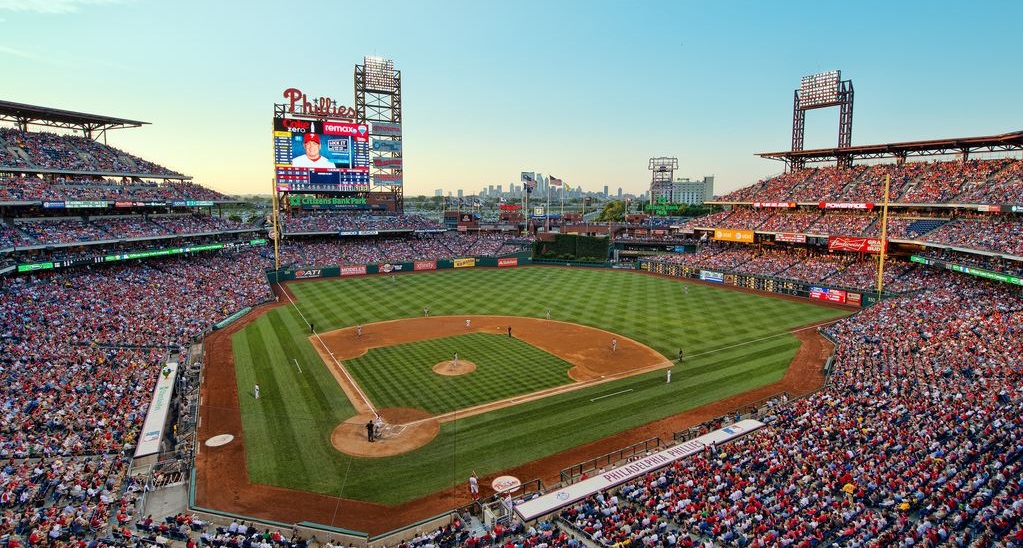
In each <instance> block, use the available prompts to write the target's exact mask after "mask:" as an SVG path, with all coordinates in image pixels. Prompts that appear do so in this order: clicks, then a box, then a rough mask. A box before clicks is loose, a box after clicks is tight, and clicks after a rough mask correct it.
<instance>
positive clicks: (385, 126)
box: [369, 122, 401, 137]
mask: <svg viewBox="0 0 1023 548" xmlns="http://www.w3.org/2000/svg"><path fill="white" fill-rule="evenodd" d="M369 134H370V135H382V136H384V137H401V124H399V123H397V122H373V125H372V126H370V128H369Z"/></svg>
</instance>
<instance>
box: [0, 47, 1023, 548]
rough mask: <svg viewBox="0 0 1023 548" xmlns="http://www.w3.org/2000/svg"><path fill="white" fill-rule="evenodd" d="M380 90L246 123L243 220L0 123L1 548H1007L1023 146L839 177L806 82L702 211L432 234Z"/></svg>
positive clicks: (1022, 262) (447, 215)
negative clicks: (731, 181) (267, 155)
mask: <svg viewBox="0 0 1023 548" xmlns="http://www.w3.org/2000/svg"><path fill="white" fill-rule="evenodd" d="M401 76H402V75H401V71H400V70H398V69H396V68H395V64H394V62H393V61H391V60H386V59H380V58H371V57H367V58H365V59H364V61H363V63H362V64H359V65H355V67H354V79H353V87H354V101H353V103H352V104H353V105H354V106H352V107H347V106H339V104H338V101H336V100H332V99H330V98H313V97H309V96H307V95H306V94H305V93H302V92H301V91H299V90H298V89H296V88H289V89H287V90H285V91H284V93H283V94H282V95H281V96H282V97H283V98H284V101H283V102H282V103H276V104H273V105H272V107H273V115H272V116H270V115H269V114H270V106H271V105H270V103H271V102H272V101H270V100H268V101H267V110H266V112H265V114H266V118H267V122H268V125H269V122H271V121H272V124H273V136H272V137H273V155H274V168H273V176H272V178H273V183H272V188H267V189H266V190H269V191H270V192H271V198H270V201H269V203H268V204H265V205H264V206H260V205H259V204H256V203H254V202H253V201H251V200H248V199H243V198H240V197H235V196H229V195H226V194H223V193H221V192H218V191H215V190H213V189H212V188H211V187H210V186H208V185H205V184H201V183H199V182H196V181H193V180H192V177H190V176H189V175H187V174H184V173H178V172H176V171H174V170H172V169H169V168H167V167H164V166H163V165H161V164H160V161H161V159H160V154H159V151H155V152H154V153H153V156H152V157H146V158H143V157H140V156H137V155H134V154H131V153H128V152H126V151H123V150H120V149H118V148H115V147H113V146H109V145H107V144H105V138H104V136H105V133H106V132H107V131H113V130H115V129H131V128H138V127H141V126H142V125H144V124H146V122H143V121H139V120H132V119H128V118H121V117H118V116H112V115H100V114H88V113H84V112H77V111H69V110H62V109H57V108H52V107H47V106H41V105H33V104H25V103H16V102H11V101H0V125H2V127H0V206H2V211H3V223H2V224H0V252H2V253H3V255H4V259H5V260H4V262H3V266H2V269H0V272H2V273H3V276H4V277H3V291H2V297H0V318H2V320H3V331H4V336H3V344H4V347H5V352H4V353H3V355H2V357H0V360H2V368H0V370H2V374H3V376H4V378H5V379H6V382H5V388H4V395H3V409H4V417H5V420H4V421H3V432H2V435H0V452H2V455H3V457H4V460H5V466H4V469H3V473H2V475H0V487H2V494H0V507H2V509H3V512H4V518H3V524H2V527H0V535H2V543H3V544H5V545H6V546H8V547H18V546H24V545H27V546H78V547H85V546H89V547H99V546H169V545H181V546H187V547H188V548H192V547H193V546H195V545H196V544H201V545H210V546H217V547H228V546H229V547H246V548H248V547H255V546H259V547H266V546H280V547H291V546H294V547H306V546H329V547H331V548H332V547H333V546H372V547H383V546H401V547H406V548H438V547H443V548H448V547H467V548H481V547H485V546H495V547H496V546H509V547H522V546H537V547H550V548H560V547H571V548H581V547H583V546H588V547H592V548H596V547H601V546H606V547H615V548H622V547H625V546H629V545H633V544H636V543H641V544H642V545H643V546H650V547H654V546H667V547H673V546H739V547H745V546H808V547H809V546H824V545H829V546H896V545H902V546H917V545H920V546H939V545H941V546H946V545H947V546H1021V545H1023V487H1021V480H1020V478H1021V473H1020V472H1021V467H1023V460H1021V458H1023V442H1021V432H1023V419H1021V417H1023V392H1021V386H1023V379H1021V374H1023V369H1021V366H1020V363H1019V356H1020V355H1021V354H1023V342H1021V341H1023V337H1021V335H1020V328H1021V326H1023V296H1021V293H1020V292H1021V285H1023V282H1021V278H1023V238H1021V235H1023V218H1021V214H1023V158H1021V152H1023V132H1014V133H998V134H992V135H980V136H962V135H954V136H934V138H933V139H930V140H922V141H898V140H897V139H898V135H893V138H892V140H891V141H890V142H883V143H875V144H868V145H854V144H853V143H852V140H851V135H852V123H853V117H852V111H853V101H854V96H853V83H852V80H851V79H843V76H844V75H843V74H842V73H841V72H840V71H832V72H825V73H819V74H814V75H810V76H807V77H805V78H803V80H802V82H800V83H799V85H798V87H796V89H795V90H794V98H795V107H794V109H793V120H792V127H791V130H792V143H793V146H792V148H791V150H787V151H781V152H764V153H760V156H761V157H762V158H763V161H765V162H767V161H772V160H773V161H777V162H780V164H779V165H783V166H784V171H783V172H782V173H780V174H778V175H776V176H773V177H769V178H765V179H763V180H758V181H748V182H747V183H746V184H745V185H744V186H742V187H741V188H739V189H738V190H735V191H733V192H730V193H727V194H725V195H723V196H718V197H715V198H713V199H710V200H708V201H707V202H706V203H705V205H706V206H707V210H706V212H705V213H702V214H700V215H693V216H680V215H677V214H674V213H673V212H677V211H678V208H673V207H672V198H671V196H672V193H673V187H672V185H673V184H674V181H675V180H676V178H675V170H676V169H677V164H678V162H677V159H675V158H670V157H655V158H651V159H650V163H649V166H648V167H649V171H650V180H649V194H648V196H647V200H646V203H625V204H624V205H625V211H624V213H623V215H621V218H620V219H618V220H613V221H597V220H595V219H594V218H593V217H592V216H587V215H585V214H580V213H575V210H576V209H578V208H574V209H573V207H574V206H570V207H569V209H570V210H572V211H570V212H569V213H565V212H564V211H562V212H561V213H559V214H557V215H555V214H553V213H552V212H553V211H556V209H557V208H555V207H553V206H551V207H549V208H545V209H546V211H544V212H543V213H537V212H536V208H535V207H531V206H530V203H529V200H531V199H532V200H534V202H538V201H541V200H542V198H541V196H543V195H545V194H546V195H548V196H549V195H550V194H552V193H553V194H554V195H555V196H557V197H558V198H557V199H556V200H555V201H556V202H557V201H560V200H563V198H562V195H569V192H570V190H569V188H568V187H567V185H565V184H564V183H563V182H562V181H561V180H559V179H558V178H556V177H554V176H552V175H550V174H547V175H546V176H545V175H543V174H540V173H536V172H521V173H518V174H515V175H514V178H515V179H516V181H517V182H519V183H521V187H520V188H521V197H520V199H519V200H516V201H512V202H507V201H505V200H503V199H501V200H496V199H485V198H483V197H473V199H471V200H465V201H461V200H460V201H457V202H455V203H450V204H447V205H446V206H445V207H444V208H442V210H441V211H433V212H429V211H425V210H423V209H422V208H420V207H418V205H417V204H418V202H416V201H415V200H413V199H412V198H413V197H411V196H406V195H405V193H404V192H405V191H404V186H403V184H402V182H403V179H404V178H405V177H406V175H408V176H409V177H414V176H415V174H414V173H408V174H406V173H405V169H404V163H403V160H402V159H403V153H404V150H403V145H402V142H403V141H402V128H403V113H402V104H403V103H402V101H401V93H402V78H401ZM777 91H778V93H779V96H782V94H786V96H787V94H788V93H789V92H790V91H792V90H790V89H783V90H777ZM868 93H875V94H878V93H881V92H879V91H878V90H870V91H868ZM827 108H836V109H837V110H838V111H840V112H839V128H838V129H839V131H838V134H839V141H838V144H837V146H835V147H834V148H816V149H806V148H805V147H804V131H805V126H804V117H805V116H806V113H807V111H811V110H815V109H827ZM257 114H258V113H257ZM860 115H861V116H867V117H869V116H870V113H869V111H868V112H861V114H860ZM270 118H272V120H270ZM321 154H322V155H321ZM303 155H306V156H307V157H308V158H307V157H306V156H303ZM324 158H326V160H324ZM303 162H308V163H303ZM317 162H327V163H329V164H330V165H331V166H332V167H327V168H321V167H319V166H321V165H322V164H321V163H317ZM575 197H576V195H569V201H570V203H578V204H579V205H581V206H583V207H585V205H586V204H587V203H589V204H590V205H591V209H594V208H595V209H599V205H598V204H595V203H590V202H589V200H590V198H589V197H583V196H582V195H578V198H579V199H578V200H576V201H575V202H573V201H572V199H573V198H575ZM548 201H549V199H548ZM637 202H638V201H637ZM534 206H535V203H534Z"/></svg>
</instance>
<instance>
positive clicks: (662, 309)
mask: <svg viewBox="0 0 1023 548" xmlns="http://www.w3.org/2000/svg"><path fill="white" fill-rule="evenodd" d="M290 288H291V290H292V292H293V293H294V294H295V295H296V297H297V305H298V306H297V308H298V310H296V308H295V307H292V306H286V307H280V308H277V309H274V310H272V311H270V312H269V313H267V314H266V315H264V316H263V317H261V318H259V319H258V320H257V321H255V322H253V323H252V324H251V325H250V326H248V327H247V328H246V329H244V330H242V331H240V332H238V333H236V334H235V335H234V337H233V339H232V341H233V344H234V352H235V367H236V376H237V380H238V383H239V394H240V396H241V397H240V398H239V399H240V402H241V411H242V421H243V428H244V434H245V443H246V448H247V450H246V459H247V465H248V471H249V478H250V480H251V481H253V482H256V483H266V484H272V485H279V486H282V487H288V488H292V489H299V490H307V491H315V492H319V493H325V494H329V495H342V496H345V497H349V498H355V499H362V500H367V501H373V502H380V503H387V504H395V503H400V502H404V501H407V500H411V499H413V498H416V497H421V496H424V495H427V494H429V493H433V492H435V491H438V490H441V489H445V488H448V487H451V486H453V485H456V484H458V485H461V484H463V483H464V482H465V481H466V478H467V477H468V475H469V474H470V472H471V471H473V470H476V471H477V472H478V473H479V474H480V475H487V474H490V473H493V472H497V471H500V470H504V469H507V468H511V467H514V466H517V465H520V464H524V463H527V462H530V461H533V460H536V459H538V458H541V457H544V456H547V455H550V454H552V453H555V452H558V451H563V450H566V449H569V448H572V447H575V446H578V445H581V444H584V443H587V442H591V441H594V440H597V439H600V438H602V437H605V436H608V435H611V434H615V433H618V432H622V431H624V430H627V429H629V428H634V427H637V426H640V425H642V424H646V423H648V422H651V421H654V420H657V419H661V418H664V417H668V416H672V415H675V414H678V413H681V412H683V411H685V410H687V409H691V408H694V407H698V406H700V405H703V404H706V403H711V402H714V401H717V400H720V399H723V398H726V397H729V396H732V395H735V394H738V393H741V392H745V391H747V390H751V389H753V388H757V387H760V386H763V385H765V384H769V383H772V382H775V381H777V380H779V379H780V378H781V377H782V375H783V374H784V371H785V369H786V367H787V366H788V364H789V362H790V361H791V360H792V357H793V356H794V355H795V352H796V350H797V348H798V347H799V341H798V340H797V339H796V338H795V337H794V336H793V335H791V334H789V333H788V331H789V330H791V329H792V328H794V327H797V326H801V325H806V324H811V323H818V322H822V321H827V320H831V319H835V318H838V317H840V316H844V315H846V314H847V312H844V311H841V310H836V309H832V308H824V307H820V306H815V305H813V304H810V303H803V302H796V301H790V300H783V299H777V298H771V297H764V296H759V295H753V294H749V293H741V292H736V291H729V290H726V289H721V288H717V287H711V286H706V285H702V284H692V283H686V282H681V281H679V280H675V279H669V278H661V277H655V276H648V275H642V274H638V273H633V272H622V271H611V270H588V269H573V268H537V267H532V268H514V269H502V270H497V269H490V270H450V271H437V272H428V273H417V274H402V275H397V276H371V277H364V278H356V279H341V280H338V279H332V280H323V281H316V282H303V283H298V284H292V285H291V286H290ZM424 307H428V308H429V309H430V314H431V315H432V316H441V315H469V314H473V315H482V314H493V315H507V316H526V317H533V318H542V317H543V316H544V313H545V311H546V310H548V309H550V310H551V313H552V318H553V319H555V320H560V321H566V322H574V323H579V324H584V325H589V326H593V327H597V328H600V329H605V330H608V331H612V332H616V333H620V334H622V335H624V336H626V337H630V338H632V339H635V340H637V341H639V342H641V343H643V344H646V345H647V346H650V347H651V348H653V349H655V350H657V351H658V352H661V353H662V354H663V355H664V356H665V357H666V360H667V359H673V358H674V357H675V356H676V353H677V351H678V348H679V347H682V348H684V349H685V352H686V356H687V359H686V362H685V364H684V365H683V366H682V367H678V366H676V367H675V368H674V375H673V377H672V383H671V384H666V383H665V382H664V374H663V372H660V371H658V372H653V373H647V374H643V375H637V376H634V377H629V378H626V379H622V380H619V381H615V382H612V383H608V384H604V385H599V386H593V387H589V388H584V389H581V390H576V391H573V392H570V393H567V394H561V395H557V396H551V397H548V398H544V399H542V400H538V401H533V402H529V403H525V404H521V405H516V406H513V407H509V408H505V409H500V410H496V411H491V412H488V413H485V414H481V415H476V416H472V417H467V418H464V419H459V420H456V421H454V422H450V423H445V424H443V425H442V426H441V431H440V434H438V436H437V438H436V439H434V441H433V442H431V443H430V444H428V445H426V446H424V447H422V448H420V449H418V450H415V451H412V452H409V453H406V454H403V455H399V456H395V457H389V458H381V459H362V458H355V457H350V456H348V455H344V454H341V453H339V452H338V451H336V450H335V449H334V448H333V447H332V446H331V444H330V434H331V432H332V430H333V429H334V427H335V426H337V424H338V423H340V422H343V421H344V420H345V419H346V418H348V417H350V416H352V415H354V414H355V411H354V409H353V408H352V406H351V404H350V403H349V402H348V400H347V398H346V397H345V395H344V393H343V392H342V391H341V389H340V387H339V386H338V385H337V383H336V381H335V380H334V379H333V377H332V376H331V375H330V372H329V371H328V370H327V368H326V367H325V365H324V364H323V361H322V359H321V358H320V356H319V355H318V354H317V352H316V351H315V349H313V347H312V345H311V344H310V343H309V342H308V340H307V337H308V324H307V323H306V322H307V321H311V322H313V323H314V324H315V325H316V329H317V331H320V332H323V331H328V330H332V329H337V328H342V327H349V326H353V325H356V324H359V323H361V324H369V323H372V322H376V321H383V320H392V319H397V318H405V317H419V316H422V313H423V312H422V311H423V308H424ZM299 310H300V311H301V314H300V313H299ZM303 315H304V316H305V319H303V317H302V316H303ZM480 336H482V337H487V336H490V335H480ZM466 337H475V335H467V336H466ZM493 339H494V342H493V349H492V350H488V352H491V351H492V352H494V353H496V354H498V355H508V354H514V353H516V352H518V351H520V350H522V349H521V348H516V347H514V346H512V345H514V344H521V345H525V343H522V342H521V341H517V340H514V339H512V340H508V338H507V337H500V336H493ZM443 341H444V339H438V340H436V341H422V342H421V343H410V344H407V345H400V346H396V347H391V348H390V349H375V350H374V351H371V352H370V353H368V354H366V355H365V356H363V358H361V359H365V360H376V361H375V362H370V361H366V364H365V368H364V367H363V364H361V363H355V362H358V361H359V360H352V363H351V364H349V363H348V362H346V365H349V367H350V368H351V369H352V371H353V374H354V375H355V376H356V377H357V379H358V382H359V384H360V386H362V388H363V389H364V390H365V391H366V392H367V393H368V394H369V395H370V399H371V400H373V401H374V403H375V405H377V406H379V407H420V408H423V409H426V410H428V411H430V412H432V413H438V412H443V411H444V410H447V409H461V408H463V407H464V406H468V405H473V404H474V403H473V402H477V401H492V400H496V399H503V398H506V397H509V396H513V395H515V394H516V393H523V392H525V391H529V392H532V391H535V390H538V389H540V388H543V387H546V386H551V385H549V384H544V383H548V382H555V383H556V384H559V383H563V382H567V381H566V380H557V375H558V374H560V375H562V376H563V375H564V373H563V372H560V373H558V372H557V371H556V369H557V367H561V366H555V365H550V366H549V367H551V368H554V370H547V369H545V371H546V373H545V375H543V376H544V379H530V380H529V381H525V380H519V381H514V382H512V383H511V384H509V382H510V381H505V380H487V381H486V382H485V383H484V382H483V377H482V376H481V377H478V378H479V379H480V382H479V383H472V382H468V381H470V380H471V378H472V377H473V376H474V375H466V376H464V377H456V378H454V379H459V380H460V381H461V380H464V381H466V382H464V383H463V382H454V383H448V384H445V383H444V381H443V380H438V379H432V380H431V382H433V384H429V383H426V382H425V381H423V382H415V383H406V382H402V381H401V379H402V378H403V376H404V377H406V378H407V375H408V374H409V373H408V372H407V371H403V370H401V369H397V367H399V366H400V364H401V363H404V362H405V361H411V362H415V363H421V366H422V367H427V368H428V367H429V366H432V364H434V363H436V362H437V361H441V360H446V359H451V356H450V355H449V353H448V352H449V350H450V347H447V346H445V344H444V343H443ZM480 344H482V343H480ZM472 346H473V347H475V346H476V344H475V342H474V343H473V345H472ZM526 346H529V345H526ZM439 347H443V348H439ZM530 348H532V347H530ZM532 350H534V351H536V352H540V353H541V354H543V355H544V356H545V357H544V358H543V361H551V363H552V364H553V363H554V361H560V360H558V359H557V358H555V357H553V356H550V355H548V354H546V353H544V352H542V351H539V350H538V349H535V348H533V349H532ZM472 351H473V352H475V350H472ZM378 352H379V356H377V357H374V356H375V355H377V354H378ZM399 352H404V353H406V354H404V355H403V357H402V358H401V359H396V358H394V356H395V355H396V354H394V353H399ZM435 352H436V353H435ZM387 353H391V354H387ZM463 355H464V354H463V353H462V351H460V357H461V356H463ZM466 359H469V358H468V357H466ZM501 359H502V360H503V359H505V358H501ZM473 361H476V360H475V359H473ZM296 362H297V364H296ZM427 364H428V365H427ZM522 367H525V366H522ZM544 367H545V368H546V367H548V366H546V365H545V366H544ZM563 367H565V369H567V364H565V365H564V366H563ZM299 369H301V372H300V371H299ZM548 374H549V375H550V376H551V379H553V380H550V379H547V378H546V377H547V376H548ZM527 376H529V374H527ZM534 376H535V375H534ZM257 381H258V382H259V384H260V388H261V395H260V399H259V400H255V399H254V398H252V394H251V388H252V384H253V383H255V382H257ZM531 382H536V383H537V384H530V383H531ZM516 383H520V384H521V385H522V386H529V388H517V387H516V386H512V384H516ZM541 385H542V386H541ZM437 391H441V393H440V394H438V392H437ZM506 391H507V392H506ZM477 392H479V393H477ZM616 392H619V394H616V395H614V396H610V397H604V398H600V399H596V398H598V397H599V396H606V395H609V394H614V393H616ZM520 479H521V480H523V481H528V480H531V479H533V478H520Z"/></svg>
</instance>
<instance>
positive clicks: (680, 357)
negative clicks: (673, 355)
mask: <svg viewBox="0 0 1023 548" xmlns="http://www.w3.org/2000/svg"><path fill="white" fill-rule="evenodd" d="M685 357H686V355H685V353H684V352H682V349H681V348H679V349H678V361H679V363H681V362H682V359H683V358H685Z"/></svg>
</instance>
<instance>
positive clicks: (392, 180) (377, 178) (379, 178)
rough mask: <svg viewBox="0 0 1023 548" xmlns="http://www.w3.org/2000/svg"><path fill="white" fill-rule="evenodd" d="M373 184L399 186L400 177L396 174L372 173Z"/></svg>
mask: <svg viewBox="0 0 1023 548" xmlns="http://www.w3.org/2000/svg"><path fill="white" fill-rule="evenodd" d="M373 182H375V183H376V184H378V185H390V186H401V184H402V177H401V175H398V174H397V173H374V174H373Z"/></svg>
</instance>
